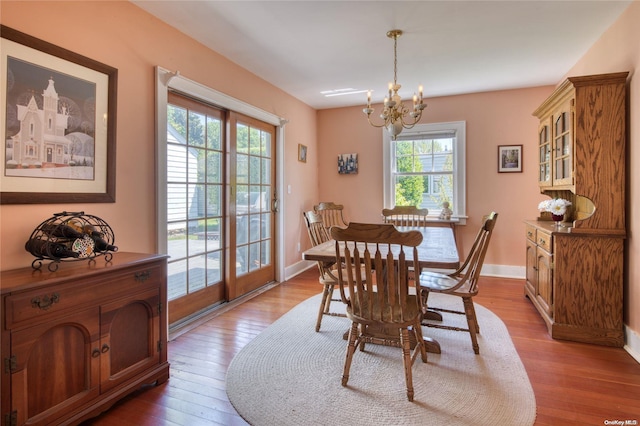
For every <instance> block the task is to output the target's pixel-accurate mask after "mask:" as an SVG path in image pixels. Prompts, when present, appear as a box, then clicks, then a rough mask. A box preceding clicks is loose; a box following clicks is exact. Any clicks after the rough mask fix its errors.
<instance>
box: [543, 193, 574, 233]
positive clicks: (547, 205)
mask: <svg viewBox="0 0 640 426" xmlns="http://www.w3.org/2000/svg"><path fill="white" fill-rule="evenodd" d="M570 205H571V202H570V201H568V200H565V199H563V198H554V199H553V200H544V201H542V202H541V203H540V204H538V210H540V211H541V212H549V213H551V219H553V221H554V222H555V224H556V228H557V227H558V226H559V224H560V222H562V220H564V215H565V213H566V212H567V207H569V206H570Z"/></svg>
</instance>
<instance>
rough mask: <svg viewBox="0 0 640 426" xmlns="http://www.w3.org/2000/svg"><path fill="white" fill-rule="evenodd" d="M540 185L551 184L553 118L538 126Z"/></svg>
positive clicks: (543, 121) (544, 186)
mask: <svg viewBox="0 0 640 426" xmlns="http://www.w3.org/2000/svg"><path fill="white" fill-rule="evenodd" d="M538 164H539V168H538V185H540V187H543V188H546V187H550V186H551V118H547V119H544V120H542V121H541V122H540V127H539V128H538Z"/></svg>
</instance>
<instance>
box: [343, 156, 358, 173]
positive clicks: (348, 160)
mask: <svg viewBox="0 0 640 426" xmlns="http://www.w3.org/2000/svg"><path fill="white" fill-rule="evenodd" d="M338 173H340V174H341V175H351V174H356V173H358V154H340V155H338Z"/></svg>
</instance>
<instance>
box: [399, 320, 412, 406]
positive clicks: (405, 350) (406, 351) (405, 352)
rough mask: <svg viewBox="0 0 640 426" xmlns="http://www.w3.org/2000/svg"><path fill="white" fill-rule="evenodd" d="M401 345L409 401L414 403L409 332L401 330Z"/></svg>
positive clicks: (404, 329)
mask: <svg viewBox="0 0 640 426" xmlns="http://www.w3.org/2000/svg"><path fill="white" fill-rule="evenodd" d="M400 345H401V346H402V364H403V365H404V379H405V382H406V383H407V399H408V400H409V402H411V401H413V377H412V371H411V366H412V364H413V363H412V362H411V342H409V330H407V329H406V328H403V329H401V330H400Z"/></svg>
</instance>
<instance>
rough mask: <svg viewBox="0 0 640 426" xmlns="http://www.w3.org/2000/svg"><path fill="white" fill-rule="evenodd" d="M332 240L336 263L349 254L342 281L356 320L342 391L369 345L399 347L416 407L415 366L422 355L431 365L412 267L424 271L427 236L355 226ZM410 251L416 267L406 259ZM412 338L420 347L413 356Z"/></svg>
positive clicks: (333, 230)
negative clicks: (421, 253) (421, 251)
mask: <svg viewBox="0 0 640 426" xmlns="http://www.w3.org/2000/svg"><path fill="white" fill-rule="evenodd" d="M331 236H332V237H333V239H334V240H336V259H340V258H341V253H343V254H344V256H343V258H344V267H343V268H338V281H339V288H340V295H341V297H342V300H343V301H344V302H345V303H346V304H347V309H346V311H347V318H349V319H350V320H351V328H350V329H349V338H348V343H347V354H346V358H345V363H344V370H343V374H342V386H346V385H347V382H348V381H349V370H350V369H351V361H352V359H353V355H354V353H355V349H356V347H359V348H360V350H361V351H364V350H365V343H377V344H386V345H390V346H396V347H399V348H402V361H403V365H404V375H405V382H406V387H407V398H408V399H409V401H413V394H414V391H413V379H412V371H411V368H412V365H413V363H414V361H415V359H416V358H417V356H418V354H420V356H421V359H422V362H427V352H426V349H425V343H424V338H423V337H422V328H421V326H420V320H421V319H422V302H421V297H420V293H419V292H418V289H419V284H417V282H416V280H410V279H409V267H410V266H412V267H413V268H417V267H418V251H417V246H418V245H419V244H420V243H421V242H422V234H421V233H420V232H418V231H409V232H400V231H398V230H397V229H396V228H395V227H394V226H393V225H391V224H366V223H354V222H352V223H350V224H349V226H348V227H347V228H339V227H333V228H331ZM391 245H394V249H393V250H392V249H391ZM398 248H399V249H398ZM409 250H410V251H412V257H411V259H412V260H411V261H409V260H407V255H406V252H407V251H409ZM360 265H361V267H359V266H360ZM384 329H386V330H396V332H397V338H393V337H391V338H389V337H386V338H380V337H379V336H380V334H381V333H380V331H381V330H384ZM376 331H377V332H376ZM410 335H411V337H413V338H414V339H415V342H416V346H415V348H414V350H413V352H412V351H411V341H410Z"/></svg>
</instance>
